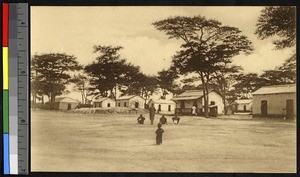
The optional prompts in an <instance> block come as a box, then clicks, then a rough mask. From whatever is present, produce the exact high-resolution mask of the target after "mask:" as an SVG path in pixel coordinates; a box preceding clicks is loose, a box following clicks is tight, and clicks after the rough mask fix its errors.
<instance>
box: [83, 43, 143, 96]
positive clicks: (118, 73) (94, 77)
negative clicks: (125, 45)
mask: <svg viewBox="0 0 300 177" xmlns="http://www.w3.org/2000/svg"><path fill="white" fill-rule="evenodd" d="M121 49H122V47H120V46H116V47H112V46H103V45H97V46H94V53H99V54H100V55H99V56H98V57H97V58H96V60H95V61H93V62H92V63H91V64H89V65H87V66H86V67H85V68H84V70H85V71H86V72H87V73H88V74H89V75H90V76H91V79H90V84H91V86H92V87H93V91H94V92H93V93H94V94H101V95H102V96H110V97H111V98H113V99H116V93H117V90H118V89H119V88H121V87H122V86H129V85H130V84H131V83H132V82H134V78H135V77H136V75H137V74H139V73H140V69H139V67H137V66H134V65H132V64H131V63H127V62H126V60H125V59H122V58H121V57H120V55H119V54H118V52H119V51H120V50H121Z"/></svg>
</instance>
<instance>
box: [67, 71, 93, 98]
mask: <svg viewBox="0 0 300 177" xmlns="http://www.w3.org/2000/svg"><path fill="white" fill-rule="evenodd" d="M70 81H71V82H72V83H73V84H74V91H79V92H80V94H81V103H82V104H86V100H87V96H88V91H89V87H88V77H87V76H85V75H84V74H77V75H74V77H73V78H72V79H71V80H70Z"/></svg>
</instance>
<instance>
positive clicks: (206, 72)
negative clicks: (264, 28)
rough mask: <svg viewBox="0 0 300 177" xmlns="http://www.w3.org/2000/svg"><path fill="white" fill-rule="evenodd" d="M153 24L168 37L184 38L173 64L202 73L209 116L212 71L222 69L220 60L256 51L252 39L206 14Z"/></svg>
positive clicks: (188, 71)
mask: <svg viewBox="0 0 300 177" xmlns="http://www.w3.org/2000/svg"><path fill="white" fill-rule="evenodd" d="M153 25H154V26H155V28H156V29H157V30H159V31H163V32H165V34H166V35H168V36H169V38H175V39H179V40H181V41H183V44H182V45H181V50H180V51H178V52H177V53H176V54H175V56H174V57H173V60H172V63H173V65H174V66H175V67H176V68H178V69H179V72H180V73H181V74H185V73H196V74H198V75H199V77H200V79H201V82H202V86H203V92H204V108H205V116H207V113H208V92H209V83H210V81H211V76H212V74H213V72H214V71H217V70H220V65H218V63H224V62H226V63H231V59H232V57H234V56H236V55H239V54H241V53H246V54H249V53H250V52H251V51H252V50H253V47H252V43H251V41H249V40H248V39H247V37H246V36H245V35H242V34H241V31H240V30H239V29H238V28H235V27H230V26H225V25H222V24H221V23H220V22H219V21H217V20H212V19H206V18H205V17H203V16H194V17H182V16H176V17H170V18H167V19H165V20H160V21H157V22H155V23H153Z"/></svg>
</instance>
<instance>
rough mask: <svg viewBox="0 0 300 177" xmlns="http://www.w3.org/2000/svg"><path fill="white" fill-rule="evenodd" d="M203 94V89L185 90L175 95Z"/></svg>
mask: <svg viewBox="0 0 300 177" xmlns="http://www.w3.org/2000/svg"><path fill="white" fill-rule="evenodd" d="M189 96H200V97H201V96H203V90H202V89H201V90H186V91H184V92H183V93H182V94H180V95H178V96H177V97H189Z"/></svg>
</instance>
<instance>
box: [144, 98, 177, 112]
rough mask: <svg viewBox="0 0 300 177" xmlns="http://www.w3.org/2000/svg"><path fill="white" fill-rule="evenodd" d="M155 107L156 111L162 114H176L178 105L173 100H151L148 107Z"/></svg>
mask: <svg viewBox="0 0 300 177" xmlns="http://www.w3.org/2000/svg"><path fill="white" fill-rule="evenodd" d="M152 104H153V105H154V107H155V109H156V111H157V112H158V113H162V114H174V113H175V108H176V103H175V102H174V101H172V100H164V99H158V100H156V99H150V101H149V102H148V107H150V106H151V105H152Z"/></svg>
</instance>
